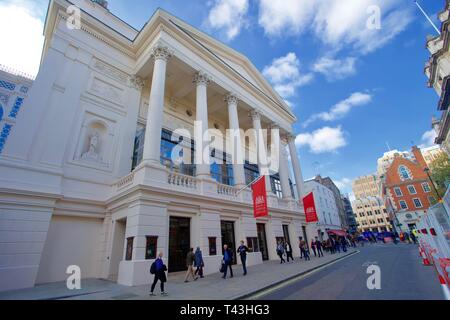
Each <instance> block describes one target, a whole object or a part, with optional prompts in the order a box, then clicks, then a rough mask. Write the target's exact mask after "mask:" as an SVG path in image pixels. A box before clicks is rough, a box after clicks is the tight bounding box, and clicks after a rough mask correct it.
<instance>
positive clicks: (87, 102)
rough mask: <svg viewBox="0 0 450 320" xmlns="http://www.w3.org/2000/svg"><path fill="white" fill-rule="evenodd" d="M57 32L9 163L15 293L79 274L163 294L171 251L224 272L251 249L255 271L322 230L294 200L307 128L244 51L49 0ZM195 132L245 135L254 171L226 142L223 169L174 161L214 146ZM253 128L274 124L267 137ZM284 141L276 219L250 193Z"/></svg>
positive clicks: (163, 24)
mask: <svg viewBox="0 0 450 320" xmlns="http://www.w3.org/2000/svg"><path fill="white" fill-rule="evenodd" d="M72 4H74V5H76V6H77V7H78V8H80V9H81V11H80V19H81V21H80V22H81V23H80V28H73V25H70V23H71V22H73V20H72V18H73V16H72V14H73V10H71V8H72V9H73V7H70V6H71V5H72ZM68 9H69V10H68ZM70 26H72V27H70ZM44 35H45V44H44V49H43V56H42V61H41V67H40V71H39V73H38V75H37V77H36V80H35V82H34V84H33V86H32V88H31V89H30V91H29V92H28V97H27V99H26V100H25V102H24V104H23V105H22V107H21V111H20V115H19V116H18V117H17V119H16V122H15V124H14V128H13V130H12V131H11V133H10V135H9V137H8V141H7V142H6V143H5V145H4V148H3V151H2V153H1V155H0V227H1V229H0V280H1V281H0V290H11V289H18V288H26V287H32V286H34V285H36V284H41V283H50V282H57V281H65V280H66V279H67V277H68V275H67V274H66V271H67V268H68V266H72V265H76V266H79V267H80V269H81V276H82V278H102V279H108V280H111V281H117V282H118V283H120V284H124V285H129V286H135V285H143V284H148V283H149V282H150V275H149V267H150V265H151V263H152V261H153V259H154V258H155V256H156V254H157V252H159V251H162V252H164V255H165V259H166V262H167V263H168V267H169V272H178V271H183V270H184V269H185V257H186V253H187V250H188V249H189V248H190V247H197V246H199V247H200V248H201V249H202V251H203V255H204V259H205V265H206V272H207V273H214V272H217V268H218V265H219V263H220V260H221V255H222V245H223V244H228V245H229V246H231V247H232V248H233V249H235V248H236V245H237V244H238V243H239V242H240V241H241V240H244V241H246V242H247V244H248V246H249V247H250V249H251V251H252V253H250V255H249V264H258V263H262V262H263V261H264V260H270V259H275V258H276V243H277V241H279V240H282V239H283V240H285V241H290V242H291V243H292V247H293V248H294V250H295V253H296V254H297V255H299V252H298V245H297V244H298V239H299V237H308V236H309V235H310V234H309V232H310V231H309V230H308V227H307V225H306V223H305V217H304V210H303V206H302V205H301V201H298V199H295V197H294V194H299V195H302V194H304V193H303V178H302V173H301V168H300V163H299V158H298V154H297V149H296V146H295V139H294V137H293V135H292V133H293V131H292V125H293V124H294V123H295V122H296V121H297V119H296V117H295V116H294V114H293V113H292V112H291V110H290V108H289V107H288V106H287V105H286V103H285V102H284V101H283V99H281V98H280V97H279V95H278V94H277V93H276V92H275V91H274V90H273V88H272V87H271V86H270V85H269V84H268V83H267V81H266V80H265V79H264V78H263V77H262V75H261V74H260V73H259V71H258V70H257V69H256V68H255V67H254V66H253V65H252V63H251V62H250V61H249V60H248V59H247V58H246V57H245V56H243V55H242V54H240V53H238V52H236V51H234V50H232V49H230V48H229V47H227V46H225V45H224V44H222V43H220V42H218V41H216V40H214V39H213V38H211V37H209V36H208V35H205V34H204V33H202V32H200V31H198V30H196V29H195V28H193V27H191V26H189V25H188V24H186V23H185V22H183V21H181V20H180V19H178V18H176V17H174V16H172V15H170V14H169V13H167V12H165V11H163V10H158V11H156V12H155V13H154V15H153V16H152V18H151V19H150V21H149V22H148V23H147V24H146V25H145V26H144V27H143V29H142V30H135V29H134V28H132V27H131V26H129V25H128V24H127V23H125V22H124V21H122V20H120V19H119V18H118V17H116V16H114V15H113V14H111V13H110V12H109V11H108V10H107V8H105V7H104V6H103V5H100V4H97V3H95V2H93V1H90V0H72V1H71V2H69V1H66V0H52V1H50V5H49V11H48V14H47V18H46V23H45V29H44ZM196 123H200V124H201V125H200V128H196ZM196 129H200V130H201V132H204V131H205V130H206V129H214V130H215V131H216V132H217V133H223V137H224V138H223V139H224V140H229V137H228V136H227V135H226V134H225V133H226V131H227V129H242V131H237V132H238V137H237V139H236V141H237V142H236V145H235V147H236V148H237V149H239V150H241V151H242V154H244V155H245V157H244V156H243V157H244V159H242V160H243V162H242V163H237V162H235V161H231V160H230V159H229V158H230V154H229V152H228V150H227V149H226V148H220V145H227V144H226V143H222V144H220V143H219V144H218V145H219V146H218V147H214V148H210V149H208V156H210V157H211V158H212V159H213V160H218V161H213V162H212V163H211V164H197V165H195V164H187V163H184V162H181V163H180V162H174V161H173V159H172V158H171V155H172V154H173V153H174V150H175V148H177V147H178V148H181V149H180V150H182V153H183V154H184V155H186V154H189V153H192V154H194V153H195V150H198V149H199V148H201V149H202V150H204V148H205V147H206V148H208V146H207V145H206V146H205V145H203V144H204V143H205V142H204V141H203V140H201V139H200V140H196V139H193V138H191V137H193V136H194V134H193V133H194V131H195V130H196ZM250 129H257V130H258V129H267V130H268V132H269V133H270V134H269V135H268V137H267V141H265V142H266V143H260V144H259V142H261V141H263V137H262V136H259V135H256V136H255V137H253V138H254V139H252V137H251V136H250V137H249V136H246V135H245V134H244V133H245V132H247V130H250ZM274 129H276V130H274ZM180 132H181V133H180ZM258 132H259V131H258ZM183 133H186V134H183ZM219 136H220V134H219ZM269 137H270V141H272V142H273V141H275V140H277V141H280V148H278V150H279V151H278V153H279V154H277V155H276V157H275V158H277V159H279V160H278V161H279V166H278V167H279V170H277V171H276V172H274V171H270V172H268V174H267V179H266V184H267V191H268V204H269V211H270V215H269V217H266V218H261V219H255V218H254V217H253V204H252V195H251V191H250V190H249V189H248V188H246V189H244V187H245V186H246V185H247V184H249V183H250V182H252V181H253V180H254V179H255V178H256V177H258V175H259V174H260V171H261V170H260V168H261V167H262V164H263V160H264V157H266V156H267V155H268V154H269V153H273V152H274V150H272V148H271V147H270V148H269V146H271V145H273V144H271V143H269ZM225 142H226V141H225ZM255 145H263V146H264V147H263V148H259V149H258V148H255ZM266 147H267V148H266ZM288 153H289V154H290V159H291V161H290V162H289V161H288V159H289V156H288ZM290 164H292V167H293V170H292V172H294V177H290V171H291V170H290V169H289V166H290ZM293 186H295V188H296V190H295V192H294V190H293V189H294V187H293ZM312 235H313V234H311V236H312ZM236 262H238V261H236Z"/></svg>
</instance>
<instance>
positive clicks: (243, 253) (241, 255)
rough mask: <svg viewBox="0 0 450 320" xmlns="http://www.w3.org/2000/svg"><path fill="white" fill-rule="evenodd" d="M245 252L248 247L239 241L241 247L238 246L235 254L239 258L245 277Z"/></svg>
mask: <svg viewBox="0 0 450 320" xmlns="http://www.w3.org/2000/svg"><path fill="white" fill-rule="evenodd" d="M247 252H248V247H247V246H246V245H245V242H244V241H241V245H240V246H239V248H238V250H237V253H239V256H240V257H241V262H242V268H243V269H244V276H246V275H247Z"/></svg>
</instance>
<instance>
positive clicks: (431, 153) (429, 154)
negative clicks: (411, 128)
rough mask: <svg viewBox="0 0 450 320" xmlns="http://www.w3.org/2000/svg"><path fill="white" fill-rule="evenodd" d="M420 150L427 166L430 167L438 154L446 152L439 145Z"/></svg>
mask: <svg viewBox="0 0 450 320" xmlns="http://www.w3.org/2000/svg"><path fill="white" fill-rule="evenodd" d="M421 151H422V156H423V158H424V160H425V162H426V164H427V166H428V168H431V164H432V162H433V161H434V160H436V159H437V158H438V157H439V156H441V155H443V154H446V153H445V151H444V150H443V149H442V148H441V147H440V146H432V147H429V148H424V149H422V150H421Z"/></svg>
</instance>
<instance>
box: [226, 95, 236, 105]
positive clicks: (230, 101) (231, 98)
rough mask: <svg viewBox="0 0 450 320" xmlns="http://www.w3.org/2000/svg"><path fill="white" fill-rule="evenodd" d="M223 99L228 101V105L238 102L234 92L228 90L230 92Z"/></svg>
mask: <svg viewBox="0 0 450 320" xmlns="http://www.w3.org/2000/svg"><path fill="white" fill-rule="evenodd" d="M224 101H225V102H226V103H228V105H230V104H236V105H237V104H238V102H239V98H238V96H237V94H236V93H233V92H230V93H228V94H227V95H226V96H225V98H224Z"/></svg>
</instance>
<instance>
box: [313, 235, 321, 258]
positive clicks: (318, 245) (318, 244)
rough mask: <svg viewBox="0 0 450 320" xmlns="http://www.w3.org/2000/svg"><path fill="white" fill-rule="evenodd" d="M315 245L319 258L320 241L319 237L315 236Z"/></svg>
mask: <svg viewBox="0 0 450 320" xmlns="http://www.w3.org/2000/svg"><path fill="white" fill-rule="evenodd" d="M315 247H316V250H317V254H318V256H319V258H320V257H323V251H322V242H320V240H319V238H317V237H316V242H315Z"/></svg>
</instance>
